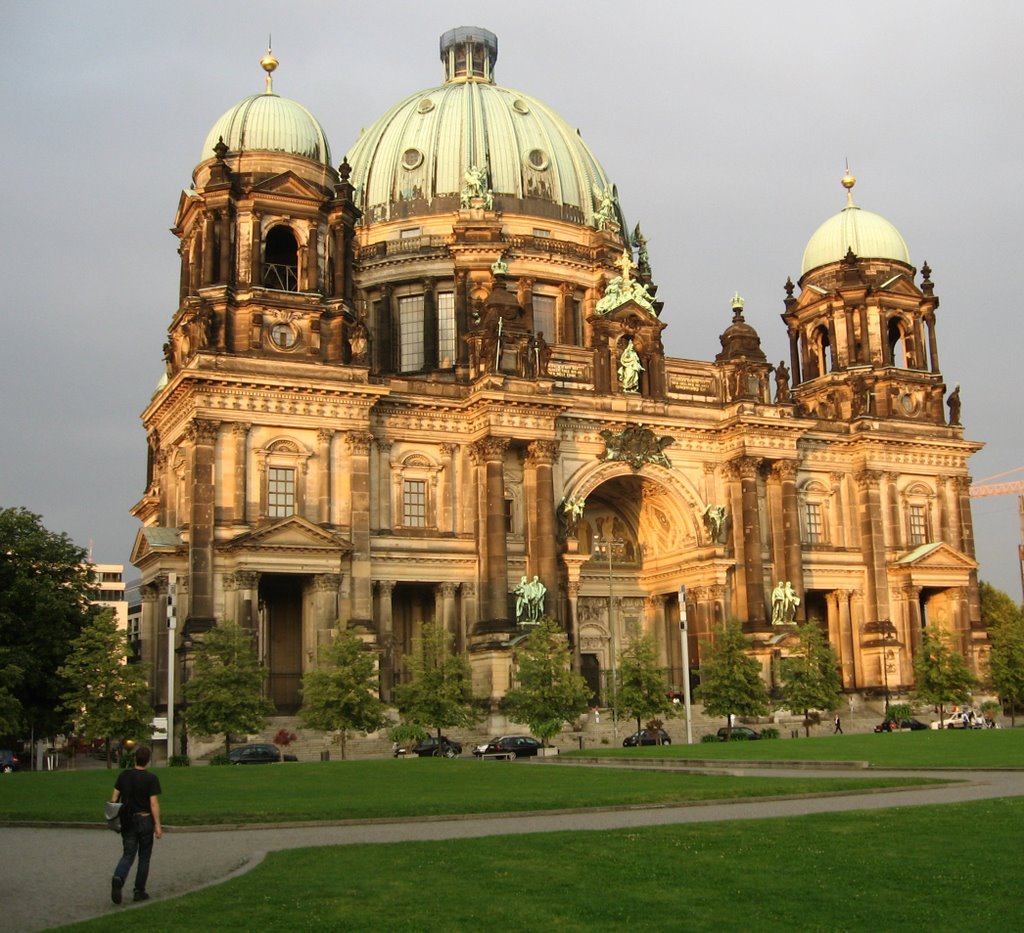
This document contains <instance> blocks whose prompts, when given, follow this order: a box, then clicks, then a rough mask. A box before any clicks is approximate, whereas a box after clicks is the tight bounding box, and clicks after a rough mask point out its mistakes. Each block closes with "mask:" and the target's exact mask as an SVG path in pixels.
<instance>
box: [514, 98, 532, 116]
mask: <svg viewBox="0 0 1024 933" xmlns="http://www.w3.org/2000/svg"><path fill="white" fill-rule="evenodd" d="M512 109H513V110H514V111H515V112H516V113H529V112H530V105H529V104H528V103H527V102H526V101H525V100H523V99H522V98H521V97H517V98H516V99H515V100H514V101H512Z"/></svg>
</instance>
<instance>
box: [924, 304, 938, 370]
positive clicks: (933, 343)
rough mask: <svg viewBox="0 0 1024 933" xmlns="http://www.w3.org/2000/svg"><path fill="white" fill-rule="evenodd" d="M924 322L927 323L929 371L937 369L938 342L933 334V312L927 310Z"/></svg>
mask: <svg viewBox="0 0 1024 933" xmlns="http://www.w3.org/2000/svg"><path fill="white" fill-rule="evenodd" d="M924 322H925V324H927V325H928V356H929V357H930V362H931V371H932V372H933V373H937V372H938V371H939V342H938V340H937V338H936V336H935V312H934V311H929V312H928V313H927V314H925V316H924Z"/></svg>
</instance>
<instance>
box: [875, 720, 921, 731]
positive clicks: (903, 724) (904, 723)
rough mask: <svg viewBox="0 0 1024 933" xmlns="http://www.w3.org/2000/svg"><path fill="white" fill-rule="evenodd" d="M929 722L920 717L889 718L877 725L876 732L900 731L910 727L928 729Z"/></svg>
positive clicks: (913, 729)
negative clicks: (924, 721) (922, 720)
mask: <svg viewBox="0 0 1024 933" xmlns="http://www.w3.org/2000/svg"><path fill="white" fill-rule="evenodd" d="M927 728H928V724H927V723H923V722H921V721H920V720H918V719H888V720H886V721H885V722H880V723H879V724H878V725H877V726H875V732H899V731H900V730H901V729H910V730H911V731H912V732H917V731H918V730H919V729H927Z"/></svg>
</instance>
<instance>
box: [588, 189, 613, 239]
mask: <svg viewBox="0 0 1024 933" xmlns="http://www.w3.org/2000/svg"><path fill="white" fill-rule="evenodd" d="M593 190H594V199H595V200H596V201H597V204H598V208H597V210H596V211H595V212H594V226H595V227H596V228H597V229H598V230H612V231H618V229H619V222H618V220H617V219H616V214H617V211H616V210H615V193H614V192H613V191H612V186H611V185H608V187H606V188H605V189H604V190H602V189H601V188H599V187H598V186H597V185H594V186H593Z"/></svg>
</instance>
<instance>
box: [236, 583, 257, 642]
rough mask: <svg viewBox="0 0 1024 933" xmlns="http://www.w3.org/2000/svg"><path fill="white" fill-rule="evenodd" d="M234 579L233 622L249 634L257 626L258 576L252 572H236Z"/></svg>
mask: <svg viewBox="0 0 1024 933" xmlns="http://www.w3.org/2000/svg"><path fill="white" fill-rule="evenodd" d="M234 577H235V621H236V622H237V623H238V624H239V626H241V627H242V628H244V629H245V630H246V631H248V632H250V633H255V632H256V630H257V628H258V626H259V614H260V607H259V601H260V575H259V574H258V573H256V572H255V571H252V570H238V571H236V572H235V574H234Z"/></svg>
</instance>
